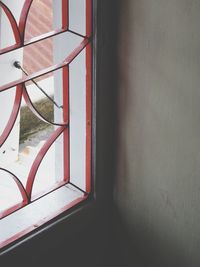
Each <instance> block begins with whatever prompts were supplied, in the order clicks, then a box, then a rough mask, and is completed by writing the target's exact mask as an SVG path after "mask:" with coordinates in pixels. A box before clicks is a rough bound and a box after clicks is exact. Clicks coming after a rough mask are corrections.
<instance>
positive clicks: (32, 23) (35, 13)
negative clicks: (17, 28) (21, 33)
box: [25, 0, 62, 41]
mask: <svg viewBox="0 0 200 267" xmlns="http://www.w3.org/2000/svg"><path fill="white" fill-rule="evenodd" d="M54 2H56V9H55V8H54V5H55V3H54ZM61 3H62V1H61V0H57V1H53V0H40V1H38V0H33V2H32V5H31V8H30V10H29V14H28V17H27V23H26V30H25V40H26V41H27V40H29V39H31V38H33V37H37V36H40V35H42V34H45V33H48V32H50V31H53V30H55V29H61V27H62V25H61V20H60V19H57V18H61V17H62V16H61V15H62V12H61V10H62V9H61Z"/></svg>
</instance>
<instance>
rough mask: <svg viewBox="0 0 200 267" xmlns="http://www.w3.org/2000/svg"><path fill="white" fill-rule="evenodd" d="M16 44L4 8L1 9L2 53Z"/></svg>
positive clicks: (0, 42)
mask: <svg viewBox="0 0 200 267" xmlns="http://www.w3.org/2000/svg"><path fill="white" fill-rule="evenodd" d="M15 43H16V41H15V37H14V34H13V30H12V27H11V24H10V21H9V19H8V17H7V15H6V14H5V12H4V10H3V9H2V7H0V52H1V49H3V48H7V47H10V46H12V45H14V44H15Z"/></svg>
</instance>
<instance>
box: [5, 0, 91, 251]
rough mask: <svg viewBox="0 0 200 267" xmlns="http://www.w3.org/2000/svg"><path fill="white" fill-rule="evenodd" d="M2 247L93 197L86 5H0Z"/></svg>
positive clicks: (33, 1) (63, 0)
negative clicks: (90, 196)
mask: <svg viewBox="0 0 200 267" xmlns="http://www.w3.org/2000/svg"><path fill="white" fill-rule="evenodd" d="M0 72H1V75H0V110H1V112H0V118H1V119H0V218H1V219H0V248H2V247H5V246H6V245H8V244H10V243H11V242H13V241H15V240H17V239H18V238H19V237H22V236H23V235H24V234H26V233H28V232H30V231H31V230H33V229H35V228H37V227H39V226H40V225H42V224H44V223H45V222H47V221H49V220H50V219H52V218H54V217H56V216H57V215H58V214H61V213H62V212H63V211H65V210H67V209H69V208H71V207H72V206H74V205H75V204H78V203H80V202H82V201H83V200H85V199H87V198H88V196H89V195H90V193H91V125H92V120H91V119H92V114H91V110H92V88H91V83H92V73H91V72H92V0H59V1H53V0H20V1H19V2H18V4H17V5H16V3H15V1H9V0H4V1H0Z"/></svg>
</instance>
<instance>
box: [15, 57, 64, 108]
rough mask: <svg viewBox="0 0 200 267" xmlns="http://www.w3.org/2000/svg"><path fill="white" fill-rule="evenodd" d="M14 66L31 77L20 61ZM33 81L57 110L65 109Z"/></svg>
mask: <svg viewBox="0 0 200 267" xmlns="http://www.w3.org/2000/svg"><path fill="white" fill-rule="evenodd" d="M13 66H14V67H15V68H17V69H20V70H21V71H22V72H23V73H24V74H25V75H26V76H29V74H28V72H27V71H26V70H25V69H24V68H23V67H22V66H21V64H20V62H19V61H15V62H14V63H13ZM31 81H32V83H34V84H35V86H36V87H37V88H38V89H39V90H40V91H41V92H42V93H43V94H44V95H45V96H46V97H47V98H48V99H49V100H50V101H51V102H52V103H53V104H54V105H55V106H56V107H57V108H63V106H60V105H59V104H58V103H56V101H55V100H54V99H53V98H51V97H50V96H49V95H48V94H47V93H46V92H45V91H44V89H43V88H42V87H41V86H40V85H39V84H38V83H37V82H36V81H35V80H34V79H31Z"/></svg>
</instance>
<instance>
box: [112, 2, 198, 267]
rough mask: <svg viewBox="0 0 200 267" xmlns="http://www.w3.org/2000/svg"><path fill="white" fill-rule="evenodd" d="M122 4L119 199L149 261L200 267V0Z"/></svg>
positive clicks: (136, 245) (126, 222) (136, 246)
mask: <svg viewBox="0 0 200 267" xmlns="http://www.w3.org/2000/svg"><path fill="white" fill-rule="evenodd" d="M120 2H121V3H120V18H119V19H120V20H119V21H120V28H119V46H118V59H119V74H118V82H119V88H118V89H119V90H118V115H117V116H118V133H119V134H118V142H117V144H116V147H117V156H118V161H117V162H118V166H117V170H116V176H117V181H116V184H115V192H114V201H115V204H116V206H117V208H118V211H119V214H120V216H121V220H122V221H123V223H124V225H125V227H127V229H128V230H129V233H130V235H131V236H132V241H133V243H132V247H131V250H132V252H133V253H134V252H135V251H137V253H138V252H139V253H141V254H140V257H141V259H142V260H144V259H146V260H147V262H148V264H147V262H146V261H144V262H145V263H146V265H145V266H165V265H166V266H192V267H193V266H195V267H196V266H200V1H199V0H190V1H188V0H168V1H166V0H139V1H138V0H126V1H120ZM151 261H152V263H153V264H154V265H150V262H151ZM131 266H133V265H131Z"/></svg>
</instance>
